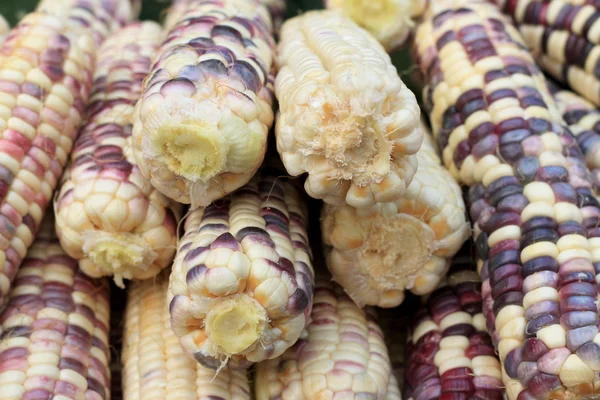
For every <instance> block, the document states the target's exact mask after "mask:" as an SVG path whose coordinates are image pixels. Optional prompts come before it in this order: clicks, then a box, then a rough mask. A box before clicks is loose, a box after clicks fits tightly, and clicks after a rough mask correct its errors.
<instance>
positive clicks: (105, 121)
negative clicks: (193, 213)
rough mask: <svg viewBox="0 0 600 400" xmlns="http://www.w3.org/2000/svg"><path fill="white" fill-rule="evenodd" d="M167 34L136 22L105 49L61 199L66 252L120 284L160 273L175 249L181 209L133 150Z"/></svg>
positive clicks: (94, 273) (58, 205) (94, 272)
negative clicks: (145, 91) (144, 89)
mask: <svg viewBox="0 0 600 400" xmlns="http://www.w3.org/2000/svg"><path fill="white" fill-rule="evenodd" d="M161 39H162V30H161V28H160V26H159V25H158V24H156V23H154V22H143V23H132V24H130V25H128V26H126V27H125V28H123V29H122V30H120V31H118V32H116V33H115V34H114V35H113V36H111V37H109V38H108V39H107V40H106V42H105V43H104V44H103V45H102V47H101V48H100V51H99V53H98V62H97V64H96V71H95V75H94V85H93V87H92V93H91V96H90V101H89V105H88V107H87V123H86V125H85V126H84V127H83V128H82V130H81V133H80V135H79V137H78V138H77V140H76V142H75V146H74V149H73V153H72V161H71V164H70V165H69V168H68V169H67V171H66V173H65V175H64V176H63V180H62V185H61V188H60V191H59V193H58V196H57V198H56V200H55V208H56V213H57V218H56V229H57V232H58V235H59V238H60V240H61V244H62V245H63V247H64V248H65V250H66V251H67V253H68V254H69V255H70V256H72V257H74V258H76V259H78V260H79V265H80V267H81V269H82V270H83V272H85V273H86V274H88V275H90V276H93V277H100V276H112V277H114V279H115V282H117V284H118V285H119V286H120V287H123V279H124V278H125V279H147V278H150V277H152V276H155V275H156V274H157V273H158V272H159V271H160V270H161V269H163V268H166V267H167V266H168V265H169V264H170V263H171V261H172V259H173V256H174V254H175V250H176V242H177V224H178V221H179V218H180V217H181V213H182V207H181V206H180V205H179V204H177V203H175V202H174V201H173V200H171V199H169V198H167V197H166V196H164V195H162V194H161V193H160V192H158V191H157V190H156V189H154V188H153V187H152V186H151V185H150V184H148V182H147V181H146V180H145V179H144V178H143V176H142V173H141V172H140V169H139V168H138V167H137V165H136V163H135V160H134V156H133V152H132V150H131V122H132V116H133V112H134V107H135V103H136V101H137V99H138V97H139V95H140V93H141V85H142V81H143V79H144V78H145V77H146V75H147V73H148V72H149V71H150V67H151V62H152V61H151V60H152V56H153V54H154V52H155V50H156V48H157V47H158V45H159V41H160V40H161Z"/></svg>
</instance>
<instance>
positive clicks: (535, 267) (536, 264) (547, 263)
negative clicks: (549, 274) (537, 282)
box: [523, 256, 559, 276]
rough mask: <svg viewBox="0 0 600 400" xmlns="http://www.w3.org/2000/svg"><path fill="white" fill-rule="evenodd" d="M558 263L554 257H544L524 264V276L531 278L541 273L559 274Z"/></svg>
mask: <svg viewBox="0 0 600 400" xmlns="http://www.w3.org/2000/svg"><path fill="white" fill-rule="evenodd" d="M558 269H559V265H558V261H556V259H555V258H554V257H550V256H542V257H537V258H534V259H532V260H529V261H527V262H525V263H523V276H529V275H531V274H534V273H536V272H540V271H553V272H558Z"/></svg>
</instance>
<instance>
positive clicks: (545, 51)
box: [491, 0, 600, 106]
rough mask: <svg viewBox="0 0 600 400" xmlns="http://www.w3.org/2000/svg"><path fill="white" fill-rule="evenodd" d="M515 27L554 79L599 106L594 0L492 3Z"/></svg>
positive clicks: (599, 44) (598, 6)
mask: <svg viewBox="0 0 600 400" xmlns="http://www.w3.org/2000/svg"><path fill="white" fill-rule="evenodd" d="M491 2H492V3H496V4H497V5H498V6H499V7H501V9H502V10H503V11H504V12H506V13H507V14H509V15H511V16H512V17H513V19H514V21H515V22H516V24H517V27H518V29H519V31H520V32H521V34H522V35H523V39H524V41H525V44H526V45H527V46H528V47H529V49H530V50H531V52H532V53H533V55H534V57H535V60H536V61H537V62H538V63H539V64H540V65H541V67H542V68H543V69H544V70H545V71H546V72H547V73H549V74H550V75H552V76H553V77H554V78H555V79H557V80H559V81H561V82H563V83H565V84H568V85H569V86H570V87H571V88H572V89H573V90H574V91H576V92H577V93H579V94H580V95H582V96H584V97H585V98H587V99H588V100H589V101H591V102H593V103H595V104H596V105H597V106H600V68H599V67H598V63H599V62H600V36H599V35H598V28H599V26H600V25H599V24H598V13H599V12H600V3H598V1H596V0H589V1H584V0H552V1H548V0H510V1H508V0H491Z"/></svg>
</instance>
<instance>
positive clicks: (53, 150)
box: [0, 0, 129, 307]
mask: <svg viewBox="0 0 600 400" xmlns="http://www.w3.org/2000/svg"><path fill="white" fill-rule="evenodd" d="M98 1H99V0H96V1H94V2H91V4H92V5H93V6H90V7H88V8H85V7H75V6H73V8H72V9H69V8H64V9H63V8H60V7H59V10H58V11H57V13H56V15H54V14H51V13H50V11H49V9H47V10H45V11H38V12H35V13H31V14H28V15H27V16H25V17H24V18H23V19H22V20H21V22H20V23H19V24H18V25H17V26H16V27H15V28H14V29H13V30H12V31H11V33H10V35H9V37H8V38H7V40H6V41H5V42H4V44H3V45H2V47H1V49H0V133H1V138H0V265H1V266H2V267H1V269H0V307H2V305H4V303H5V301H6V295H7V293H8V290H9V288H10V285H11V282H12V280H13V278H14V276H15V274H16V271H17V268H18V267H19V265H20V264H21V260H22V259H23V257H24V256H25V253H26V251H27V248H28V247H29V246H30V245H31V243H32V241H33V236H34V235H35V232H36V230H37V226H38V224H39V223H40V221H41V219H42V217H43V215H44V211H45V209H46V206H47V205H48V203H49V201H50V200H51V196H52V191H53V189H54V188H55V186H56V183H57V180H58V178H59V177H60V175H61V173H62V170H63V167H64V165H65V164H66V161H67V158H68V154H69V152H70V151H71V146H72V143H73V139H74V138H75V135H76V134H77V127H78V125H79V124H80V122H81V120H82V114H83V109H84V104H85V102H86V101H87V98H88V95H89V90H90V86H91V83H92V82H91V81H92V67H93V64H94V53H95V49H96V46H95V40H96V41H101V39H102V35H100V34H97V35H95V38H94V35H93V33H94V31H93V29H91V28H90V25H89V24H88V22H90V21H91V23H92V24H91V25H92V26H96V25H98V24H99V22H98V21H99V20H98V19H97V18H96V14H95V13H96V11H97V12H98V13H99V14H102V12H105V11H106V10H105V9H104V8H103V7H102V5H103V4H104V3H107V2H104V1H102V2H98ZM76 3H77V4H79V0H77V2H76ZM86 4H87V3H86ZM107 4H108V3H107ZM120 4H129V2H127V1H125V2H120ZM65 10H66V11H65ZM107 30H108V28H107ZM94 39H95V40H94Z"/></svg>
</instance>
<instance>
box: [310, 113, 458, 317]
mask: <svg viewBox="0 0 600 400" xmlns="http://www.w3.org/2000/svg"><path fill="white" fill-rule="evenodd" d="M427 129H428V128H427V127H426V125H425V124H424V123H421V130H422V131H425V132H426V134H425V135H424V137H425V140H424V141H423V145H422V147H421V149H420V150H419V152H418V153H417V160H418V163H419V168H418V170H417V173H416V174H415V176H414V178H413V180H412V182H411V184H410V185H409V186H408V189H407V190H406V193H405V194H404V196H403V197H401V198H400V199H399V200H396V201H395V202H393V203H386V204H377V205H376V206H375V207H372V208H369V209H355V208H352V207H350V206H348V205H342V206H337V207H336V206H332V205H325V206H324V207H323V208H322V212H321V230H322V233H323V241H324V242H325V245H326V249H325V251H326V254H327V266H328V267H329V270H330V271H331V273H332V275H333V278H334V280H336V281H337V282H339V283H340V284H341V285H342V286H343V287H344V289H345V290H346V292H347V293H348V295H349V296H350V297H351V298H352V299H353V300H354V301H355V302H356V303H357V304H359V305H361V306H362V305H373V306H375V305H376V306H379V307H395V306H397V305H398V304H400V303H402V301H403V300H404V295H405V289H409V290H410V291H412V292H413V293H416V294H419V295H421V294H426V293H430V292H431V291H433V290H434V289H435V288H436V287H437V285H438V283H439V282H440V279H441V278H442V277H443V276H444V274H445V273H446V271H447V270H448V266H449V265H450V259H451V257H452V256H454V254H456V252H457V251H458V250H459V249H460V248H461V246H462V244H463V243H464V242H465V240H467V238H468V237H469V223H468V222H467V218H466V210H465V204H464V201H463V199H462V192H461V189H460V187H459V186H458V184H457V183H456V182H455V181H454V179H453V178H452V176H450V174H449V173H448V171H446V170H445V169H444V167H443V166H442V165H441V164H440V158H439V156H438V154H437V151H436V149H435V144H434V142H433V139H432V138H431V136H430V135H429V133H428V131H427Z"/></svg>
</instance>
